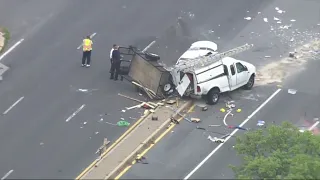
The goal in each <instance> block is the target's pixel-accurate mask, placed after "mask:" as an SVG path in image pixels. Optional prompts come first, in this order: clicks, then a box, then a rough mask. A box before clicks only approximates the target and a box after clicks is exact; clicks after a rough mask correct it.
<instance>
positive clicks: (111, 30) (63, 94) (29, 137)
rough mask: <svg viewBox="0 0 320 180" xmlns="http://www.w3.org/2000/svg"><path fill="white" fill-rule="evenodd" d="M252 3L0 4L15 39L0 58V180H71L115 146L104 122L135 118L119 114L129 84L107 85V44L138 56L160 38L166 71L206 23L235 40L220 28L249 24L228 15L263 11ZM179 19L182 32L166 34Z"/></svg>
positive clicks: (114, 133)
mask: <svg viewBox="0 0 320 180" xmlns="http://www.w3.org/2000/svg"><path fill="white" fill-rule="evenodd" d="M261 2H265V1H249V0H246V1H242V3H241V2H240V1H239V2H237V3H234V1H231V0H229V1H219V2H213V1H210V0H208V1H197V2H195V1H192V0H190V1H182V0H181V1H174V2H172V1H157V0H151V1H146V0H144V1H143V0H135V1H124V0H114V1H104V0H95V1H84V0H73V1H72V0H69V1H63V0H58V1H49V0H45V1H42V0H41V1H40V0H25V1H19V0H10V1H7V0H1V1H0V22H1V23H2V24H1V25H2V26H6V27H7V28H8V29H9V31H10V32H11V35H12V39H11V41H10V44H9V45H14V44H15V43H16V42H17V41H19V40H20V39H24V41H23V42H22V43H21V44H20V45H19V46H17V47H16V48H15V49H14V50H13V51H11V52H10V53H9V54H8V55H7V56H6V57H4V58H3V59H2V60H1V63H3V64H5V65H7V66H9V67H10V68H11V69H10V70H9V71H8V72H7V73H6V74H5V75H4V76H3V78H4V80H3V81H2V82H1V88H0V100H1V104H0V110H1V111H2V112H6V113H5V115H2V116H1V121H0V143H1V147H0V151H1V154H0V162H1V163H0V174H1V175H2V174H3V175H5V174H6V173H7V172H10V170H13V171H11V172H12V173H11V174H10V175H9V178H13V179H16V178H30V179H32V178H40V179H41V178H74V177H76V176H77V175H78V174H79V173H80V172H81V170H82V169H84V168H85V167H86V166H87V165H89V164H90V163H91V162H92V161H93V160H94V159H95V158H96V155H95V154H94V153H95V152H96V150H97V148H98V147H99V146H100V145H101V143H102V141H103V138H105V137H107V138H108V139H109V140H111V141H114V140H115V139H116V138H117V137H119V136H120V135H121V134H122V133H123V132H124V130H125V129H126V128H119V127H116V128H115V127H114V126H112V125H110V124H107V123H105V122H111V123H116V122H117V121H119V120H120V118H124V119H125V120H127V121H130V122H132V121H133V120H132V119H130V117H132V118H138V117H139V116H140V114H139V112H134V111H132V112H125V113H123V112H121V110H122V109H124V107H126V106H131V105H134V102H132V101H128V100H126V99H124V98H121V97H118V96H117V93H118V92H121V93H123V94H127V95H130V96H135V97H138V98H141V97H139V96H138V95H137V93H135V92H134V89H133V88H132V86H131V85H130V84H129V83H126V82H114V81H109V80H108V78H109V74H108V71H109V68H110V65H109V58H108V56H109V55H108V53H109V49H110V48H111V45H112V44H113V43H118V44H120V45H131V44H133V45H136V46H138V47H141V48H143V47H145V46H146V45H147V44H149V43H150V42H151V41H152V40H154V38H159V39H158V41H157V42H158V45H157V46H156V47H157V49H154V51H156V52H157V53H159V54H160V56H161V57H163V58H162V60H163V62H164V63H165V64H172V63H174V61H175V60H176V59H177V58H178V56H179V55H180V54H181V52H183V51H185V50H186V48H187V47H188V46H189V44H190V42H191V41H194V40H197V39H209V40H210V38H208V37H206V36H204V35H202V34H201V33H202V32H204V31H209V28H211V25H212V24H213V25H214V26H215V27H218V25H219V24H218V23H220V24H221V26H223V25H226V26H227V25H230V28H228V30H221V33H222V34H221V39H223V38H225V39H227V38H230V39H233V38H234V37H235V36H236V35H237V34H235V33H232V32H233V31H234V30H233V29H231V24H229V23H232V27H234V28H237V29H236V30H238V31H241V30H242V29H243V28H244V27H246V23H249V21H244V20H243V17H242V16H245V14H246V12H242V11H241V12H239V11H237V9H244V8H247V7H248V8H249V9H252V10H253V11H256V9H258V8H259V7H260V6H264V5H267V4H268V3H262V4H261ZM227 8H231V9H232V10H233V11H229V12H226V11H224V9H227ZM230 12H231V13H230ZM238 13H240V14H238ZM193 14H195V15H193ZM178 17H182V18H183V20H184V21H186V22H187V23H188V25H190V26H188V27H187V29H189V30H188V31H189V33H191V34H188V33H187V34H184V35H180V34H175V33H173V34H172V33H170V32H172V31H171V29H172V27H175V26H176V22H177V19H178ZM221 17H226V18H225V19H221ZM234 25H235V26H234ZM168 32H169V33H168ZM92 33H97V34H96V36H95V37H94V39H93V40H94V50H93V54H92V66H91V67H90V68H89V69H86V68H81V67H80V58H81V51H79V50H77V47H78V46H79V45H80V44H81V41H82V38H83V37H84V36H86V35H90V34H92ZM177 41H178V42H177ZM169 45H175V46H174V47H172V46H170V48H167V47H166V46H169ZM79 89H88V91H89V92H78V90H79ZM15 102H17V103H15ZM13 105H14V107H13ZM10 107H12V108H10ZM8 109H9V111H7V110H8ZM75 112H76V115H75V116H72V114H73V113H75ZM105 114H107V115H105ZM69 117H72V118H71V119H70V120H69V121H68V122H66V120H67V119H69ZM101 118H103V121H102V122H99V121H100V119H101ZM84 122H87V124H85V125H84ZM81 127H82V128H81ZM96 132H98V134H96ZM1 177H2V176H1Z"/></svg>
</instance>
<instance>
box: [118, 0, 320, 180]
mask: <svg viewBox="0 0 320 180" xmlns="http://www.w3.org/2000/svg"><path fill="white" fill-rule="evenodd" d="M268 2H270V3H268V4H267V5H263V6H259V3H258V4H257V7H256V9H255V10H251V9H248V8H245V7H243V6H241V5H240V4H241V2H240V1H239V4H238V6H236V7H238V9H237V8H236V9H233V11H232V12H233V13H235V14H236V12H237V11H238V12H246V11H249V12H248V13H252V14H255V15H251V16H250V15H248V16H250V17H252V18H253V20H252V21H250V23H248V24H247V25H246V26H245V27H244V28H242V30H241V31H237V32H234V34H237V35H234V36H233V38H231V39H227V40H224V39H223V38H222V37H221V41H220V42H221V44H222V49H228V48H231V47H234V46H237V45H240V44H243V42H245V41H246V42H249V43H254V44H255V45H256V46H255V48H254V50H252V51H249V52H246V53H243V54H241V55H239V56H238V57H241V58H242V59H244V58H246V59H245V60H247V61H249V62H251V63H253V64H255V65H256V66H258V68H263V67H264V66H265V65H266V64H269V63H271V62H280V61H281V60H280V59H281V57H283V56H287V53H288V51H290V50H292V49H293V48H294V47H297V46H299V44H304V43H307V42H308V41H309V38H313V39H315V38H319V34H317V33H319V30H317V29H314V28H315V27H317V24H318V23H319V21H320V19H319V9H318V8H317V7H319V2H316V1H301V0H295V1H268ZM258 6H259V7H258ZM276 7H278V8H279V9H282V10H284V11H286V12H285V13H282V14H281V13H278V12H277V11H276V10H275V8H276ZM299 9H308V11H307V12H306V11H304V12H301V11H300V10H299ZM224 10H225V11H226V9H224ZM221 11H222V8H221ZM229 11H231V10H229ZM257 12H260V13H257ZM257 14H258V15H257ZM195 16H196V15H195ZM235 16H236V15H235ZM238 16H240V15H238ZM274 17H277V18H281V20H282V23H281V24H278V25H277V23H276V22H275V21H274V20H273V18H274ZM220 18H221V19H223V17H220ZM242 18H243V17H242ZM263 18H268V23H266V22H264V20H263ZM293 19H294V20H295V21H291V20H293ZM230 23H231V24H232V21H231V22H230ZM287 24H288V25H289V24H293V26H292V27H291V28H288V29H285V30H283V26H284V25H287ZM230 26H232V25H230ZM281 26H282V27H281ZM221 27H223V26H222V25H221ZM226 31H227V30H226ZM294 31H295V32H294ZM296 32H300V33H296ZM297 34H300V35H297ZM302 34H305V35H302ZM307 34H309V35H307ZM292 37H294V39H295V40H293V41H290V40H291V39H292ZM218 44H219V43H218ZM265 56H268V57H265ZM318 59H319V57H318V58H316V60H315V61H309V60H308V62H307V63H305V64H300V63H298V62H295V61H292V63H290V62H289V63H287V64H286V65H284V66H283V64H279V66H277V67H279V71H277V72H281V73H280V74H286V75H288V76H289V77H288V78H287V79H286V80H285V81H282V82H281V83H280V84H281V86H277V85H276V84H271V85H264V86H256V87H255V88H254V89H253V90H252V91H243V90H239V91H236V92H233V93H230V94H226V95H225V96H224V97H223V98H222V99H221V103H219V104H218V105H216V106H212V107H209V110H208V111H206V112H202V111H201V110H200V108H199V107H197V108H196V109H195V112H193V113H191V114H190V115H189V117H197V118H200V119H201V120H202V122H201V123H200V124H192V123H188V122H185V121H184V122H182V123H181V124H180V125H178V126H177V127H175V128H174V130H173V132H171V133H170V134H168V135H166V136H165V137H164V138H163V139H162V140H161V141H160V142H159V143H158V144H156V145H155V146H154V147H153V148H152V149H151V150H150V151H149V152H148V153H147V154H146V158H147V160H148V163H149V164H148V165H145V164H135V165H134V166H133V167H132V168H131V169H130V170H129V171H128V172H127V173H126V174H125V175H124V176H122V177H121V179H149V178H152V179H160V178H164V179H182V178H185V177H186V176H187V175H188V174H189V173H190V172H191V171H192V170H193V169H194V168H195V167H196V166H197V165H198V164H199V163H201V161H202V160H203V159H205V158H206V157H207V156H208V154H209V153H211V152H212V151H213V150H214V149H215V148H216V147H217V146H218V144H215V143H213V142H211V141H209V140H208V139H207V137H208V135H211V136H216V137H221V136H223V135H224V134H228V133H230V132H232V131H233V130H230V129H229V128H226V127H225V126H224V124H223V116H224V114H225V113H221V112H220V111H219V109H220V108H222V107H224V106H225V104H224V101H230V100H233V101H235V105H236V108H241V109H242V112H241V113H236V112H234V113H233V114H234V116H233V117H230V118H228V119H227V120H226V122H227V124H228V125H239V124H241V123H242V122H243V121H244V120H245V119H247V117H248V116H249V115H251V114H252V113H253V112H254V111H255V110H256V109H257V108H258V107H259V106H260V105H261V104H263V103H264V102H265V101H266V100H267V99H268V98H269V97H270V96H271V95H272V94H273V93H274V92H275V91H276V90H277V89H278V88H281V89H282V90H281V91H280V92H279V93H278V94H277V95H275V96H274V97H273V98H272V99H271V100H270V101H269V102H268V103H267V104H266V105H264V106H263V107H262V108H261V109H260V110H259V111H258V112H257V113H256V114H255V115H254V116H253V117H252V118H250V120H249V121H248V122H247V123H246V124H245V125H244V127H245V128H251V129H255V128H257V125H256V124H257V121H258V120H264V121H265V122H267V123H272V121H275V123H277V124H278V123H281V122H282V121H290V122H292V123H294V124H296V125H297V126H298V127H299V128H302V129H303V127H302V126H311V125H312V124H314V123H315V121H314V119H315V118H318V117H319V116H320V114H319V112H318V109H319V99H320V83H318V82H317V81H316V79H315V77H317V69H318V68H319V66H320V64H319V61H317V60H318ZM295 64H296V65H295ZM291 66H294V68H292V67H291ZM280 67H281V68H283V69H282V70H280ZM301 69H304V71H302V72H299V70H301ZM291 70H293V71H296V72H299V73H296V74H293V73H288V74H287V72H289V71H291ZM279 77H280V76H279ZM288 89H295V90H297V93H296V94H294V95H293V94H289V93H288ZM197 104H198V105H200V106H202V105H203V104H204V102H202V101H200V102H197ZM197 125H199V126H200V127H204V128H205V129H206V131H204V130H199V129H197V128H196V126H197ZM209 125H221V126H220V127H209ZM241 133H243V131H242V130H239V131H238V132H237V133H236V135H241ZM234 143H235V138H234V137H231V138H230V139H229V140H228V141H227V142H226V143H224V144H223V146H222V147H221V148H220V149H219V150H217V151H216V152H215V153H213V155H212V156H211V157H210V158H208V159H207V161H206V162H205V163H203V165H202V166H201V167H199V168H198V169H197V170H196V171H195V172H194V173H193V174H192V175H191V174H190V175H191V176H190V177H189V178H190V179H220V178H223V179H233V178H234V174H233V173H232V171H231V169H230V168H229V167H228V165H229V164H232V165H237V164H238V163H239V159H238V158H237V156H236V153H235V151H234V149H233V148H232V146H233V145H234Z"/></svg>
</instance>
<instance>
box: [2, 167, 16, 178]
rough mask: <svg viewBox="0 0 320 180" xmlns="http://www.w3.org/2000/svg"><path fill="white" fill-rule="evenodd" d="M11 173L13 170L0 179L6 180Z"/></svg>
mask: <svg viewBox="0 0 320 180" xmlns="http://www.w3.org/2000/svg"><path fill="white" fill-rule="evenodd" d="M12 172H13V169H11V170H10V171H9V172H7V173H6V174H5V175H4V176H3V177H2V178H1V180H4V179H6V178H7V177H8V176H10V174H11V173H12Z"/></svg>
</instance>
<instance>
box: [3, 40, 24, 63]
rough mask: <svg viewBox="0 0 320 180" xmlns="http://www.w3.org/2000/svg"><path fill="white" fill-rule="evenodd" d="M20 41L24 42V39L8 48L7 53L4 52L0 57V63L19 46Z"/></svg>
mask: <svg viewBox="0 0 320 180" xmlns="http://www.w3.org/2000/svg"><path fill="white" fill-rule="evenodd" d="M22 41H24V39H21V40H20V41H18V42H16V43H15V44H14V45H13V46H12V47H10V48H9V49H8V50H7V51H5V52H4V53H3V54H2V55H1V56H0V61H1V60H2V59H3V58H4V57H5V56H6V55H8V54H9V53H10V52H11V51H12V50H13V49H14V48H16V47H17V46H19V44H21V43H22Z"/></svg>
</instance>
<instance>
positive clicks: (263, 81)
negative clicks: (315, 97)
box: [256, 39, 320, 85]
mask: <svg viewBox="0 0 320 180" xmlns="http://www.w3.org/2000/svg"><path fill="white" fill-rule="evenodd" d="M319 53H320V40H319V39H316V40H313V41H311V42H309V43H307V44H305V45H303V46H300V47H299V48H297V49H296V50H295V58H291V57H285V58H282V59H280V60H279V61H276V62H272V63H269V64H267V65H265V66H263V67H262V68H261V69H259V70H258V72H257V78H256V80H257V82H256V84H257V85H267V84H272V83H282V82H283V81H284V79H286V78H287V77H288V76H291V75H293V74H294V73H297V72H301V71H302V70H304V69H305V65H306V64H307V62H308V61H310V60H314V59H316V56H317V55H319Z"/></svg>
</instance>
